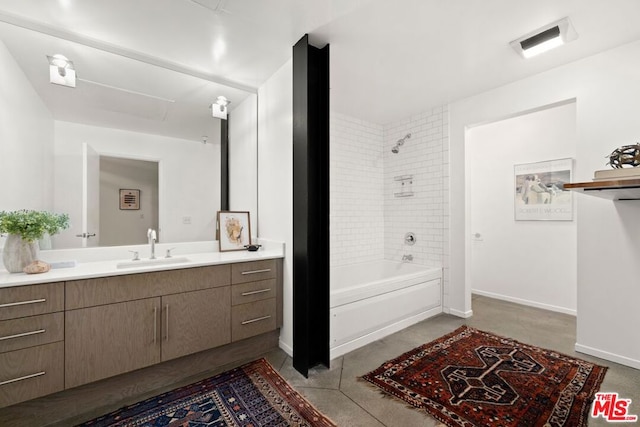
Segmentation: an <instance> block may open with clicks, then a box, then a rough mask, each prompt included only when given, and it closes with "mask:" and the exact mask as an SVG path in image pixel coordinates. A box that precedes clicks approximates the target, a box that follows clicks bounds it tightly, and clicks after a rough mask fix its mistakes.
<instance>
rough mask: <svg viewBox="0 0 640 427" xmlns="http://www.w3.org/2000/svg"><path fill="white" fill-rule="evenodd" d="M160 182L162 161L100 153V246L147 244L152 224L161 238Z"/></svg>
mask: <svg viewBox="0 0 640 427" xmlns="http://www.w3.org/2000/svg"><path fill="white" fill-rule="evenodd" d="M158 182H159V179H158V162H154V161H146V160H137V159H130V158H120V157H110V156H100V202H99V205H100V208H99V212H100V221H99V223H100V225H99V230H100V231H99V235H98V240H99V245H100V246H121V245H136V244H146V243H147V230H148V229H149V228H152V229H154V230H156V231H157V233H158V236H157V241H158V242H160V241H161V239H162V236H161V232H160V230H159V213H158V211H159V208H158V206H159V203H158V193H159V191H158V186H159V185H158ZM121 190H124V192H121ZM125 198H127V199H126V200H124V199H125Z"/></svg>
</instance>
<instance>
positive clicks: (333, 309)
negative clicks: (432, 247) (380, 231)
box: [330, 261, 442, 359]
mask: <svg viewBox="0 0 640 427" xmlns="http://www.w3.org/2000/svg"><path fill="white" fill-rule="evenodd" d="M441 312H442V269H441V268H436V267H426V266H422V265H417V264H411V263H398V262H393V261H377V262H370V263H363V264H353V265H348V266H343V267H336V268H333V269H331V294H330V319H331V324H330V340H331V342H330V357H331V359H335V358H336V357H339V356H341V355H343V354H345V353H348V352H349V351H352V350H355V349H356V348H359V347H362V346H363V345H366V344H368V343H370V342H373V341H375V340H377V339H380V338H382V337H384V336H386V335H389V334H392V333H394V332H397V331H399V330H401V329H404V328H406V327H407V326H410V325H412V324H414V323H417V322H419V321H421V320H424V319H427V318H429V317H431V316H434V315H436V314H438V313H441Z"/></svg>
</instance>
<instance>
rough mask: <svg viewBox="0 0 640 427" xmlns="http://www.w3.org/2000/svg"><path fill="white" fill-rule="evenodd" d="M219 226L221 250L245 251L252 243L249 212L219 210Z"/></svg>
mask: <svg viewBox="0 0 640 427" xmlns="http://www.w3.org/2000/svg"><path fill="white" fill-rule="evenodd" d="M217 227H218V236H220V237H219V239H218V242H219V243H220V252H225V251H243V250H245V245H250V244H251V223H250V221H249V212H244V211H218V218H217Z"/></svg>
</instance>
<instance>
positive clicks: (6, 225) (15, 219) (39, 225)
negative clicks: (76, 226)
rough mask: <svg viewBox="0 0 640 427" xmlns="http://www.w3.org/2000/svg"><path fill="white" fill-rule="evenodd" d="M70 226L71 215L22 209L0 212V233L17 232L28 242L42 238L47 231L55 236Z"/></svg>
mask: <svg viewBox="0 0 640 427" xmlns="http://www.w3.org/2000/svg"><path fill="white" fill-rule="evenodd" d="M66 228H69V215H67V214H55V213H51V212H46V211H33V210H27V209H22V210H19V211H13V212H5V211H2V212H0V233H9V234H17V235H19V236H20V237H22V238H23V239H24V240H26V241H28V242H33V241H36V240H38V239H41V238H42V236H44V234H45V233H48V234H49V235H51V236H53V235H54V234H57V233H59V232H60V231H61V230H64V229H66Z"/></svg>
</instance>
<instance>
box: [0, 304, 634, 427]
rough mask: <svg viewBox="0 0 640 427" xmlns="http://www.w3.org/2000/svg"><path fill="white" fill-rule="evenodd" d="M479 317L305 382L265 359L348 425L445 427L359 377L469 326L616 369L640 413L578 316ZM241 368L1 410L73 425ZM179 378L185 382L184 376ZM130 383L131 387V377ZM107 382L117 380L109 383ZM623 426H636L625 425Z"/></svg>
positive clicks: (0, 419)
mask: <svg viewBox="0 0 640 427" xmlns="http://www.w3.org/2000/svg"><path fill="white" fill-rule="evenodd" d="M473 313H474V315H473V317H471V318H469V319H460V318H458V317H455V316H450V315H445V314H442V315H438V316H436V317H433V318H431V319H428V320H425V321H423V322H420V323H418V324H416V325H414V326H411V327H409V328H407V329H404V330H402V331H400V332H397V333H395V334H393V335H390V336H388V337H386V338H383V339H381V340H378V341H375V342H373V343H371V344H369V345H367V346H365V347H362V348H360V349H358V350H355V351H352V352H351V353H348V354H346V355H344V356H343V357H340V358H338V359H336V360H334V361H332V363H331V368H330V369H327V368H324V367H318V368H314V369H312V370H311V371H310V373H309V378H304V377H303V376H302V375H300V374H299V373H298V372H297V371H296V370H295V369H293V366H292V359H291V358H290V357H289V356H288V355H287V354H286V353H284V352H283V351H282V350H275V351H272V352H270V353H268V354H265V355H264V356H265V357H266V358H267V359H268V360H269V362H270V363H271V364H272V365H273V366H274V367H275V368H276V369H277V370H278V371H279V372H280V374H281V375H282V376H283V377H284V378H285V379H287V381H289V382H290V383H291V384H292V385H293V387H294V388H295V389H297V390H298V391H299V392H300V393H302V394H303V395H304V396H306V397H307V399H309V401H310V402H311V403H312V404H314V405H315V406H316V407H317V408H318V409H319V410H321V411H322V412H323V413H324V414H326V415H327V416H328V417H330V418H331V419H333V420H334V421H335V422H336V423H337V424H338V425H339V426H341V427H358V426H366V427H381V426H388V427H423V426H424V427H426V426H438V425H441V424H439V423H438V422H437V421H436V420H435V419H434V418H432V417H431V416H429V415H427V414H426V413H423V412H420V411H419V410H417V409H414V408H411V407H409V406H408V405H407V404H405V403H404V402H402V401H400V400H398V399H396V398H393V397H389V396H385V395H383V394H382V393H381V392H380V391H379V390H378V389H377V388H376V387H374V386H372V385H371V384H369V383H367V382H365V381H363V380H359V379H358V377H360V376H362V375H364V374H365V373H367V372H369V371H371V370H373V369H375V368H377V367H378V366H380V365H381V364H382V363H384V362H385V361H387V360H389V359H393V358H395V357H397V356H399V355H401V354H402V353H404V352H406V351H409V350H411V349H413V348H415V347H417V346H419V345H421V344H424V343H427V342H429V341H432V340H434V339H436V338H439V337H440V336H442V335H444V334H446V333H449V332H452V331H453V330H455V329H456V328H458V327H459V326H461V325H463V324H466V325H469V326H472V327H475V328H477V329H481V330H485V331H488V332H493V333H495V334H498V335H504V336H508V337H510V338H514V339H516V340H518V341H521V342H524V343H528V344H532V345H536V346H539V347H544V348H548V349H554V350H557V351H559V352H562V353H565V354H569V355H573V356H576V357H579V358H582V359H585V360H588V361H591V362H594V363H597V364H600V365H605V366H608V367H609V370H608V372H607V374H606V376H605V379H604V383H603V384H602V387H601V389H600V391H608V392H617V393H618V394H619V396H620V397H621V398H626V399H632V404H631V408H630V414H634V415H640V370H636V369H633V368H629V367H625V366H622V365H618V364H615V363H611V362H607V361H604V360H601V359H597V358H594V357H590V356H587V355H584V354H580V353H576V352H575V351H574V350H573V346H574V344H575V336H576V319H575V317H572V316H568V315H565V314H560V313H554V312H550V311H545V310H540V309H536V308H531V307H526V306H521V305H518V304H513V303H509V302H504V301H499V300H495V299H490V298H486V297H480V296H475V297H474V298H473ZM247 361H248V360H247ZM247 361H244V362H247ZM244 362H243V363H244ZM240 364H241V363H238V364H237V365H240ZM160 366H162V365H160ZM234 366H235V365H233V366H225V367H222V368H220V370H216V371H214V372H204V370H203V372H200V374H198V375H195V376H193V377H191V378H182V379H180V380H177V381H179V382H177V383H175V384H172V385H171V386H170V387H166V388H165V389H158V390H155V389H151V390H149V391H145V392H144V393H142V394H141V393H137V394H136V390H137V385H134V384H129V385H128V386H127V387H128V388H131V389H132V390H129V391H131V393H126V394H127V397H126V399H125V398H123V397H122V396H121V395H122V394H123V393H122V390H121V387H122V385H121V384H120V383H119V382H118V381H120V380H118V377H116V378H115V380H114V383H115V384H120V386H113V385H107V386H106V388H105V387H103V388H101V389H100V390H102V391H100V392H96V391H95V390H94V388H95V387H94V386H93V385H88V386H87V387H88V388H83V387H79V388H77V389H71V390H65V391H63V392H60V393H56V394H53V395H49V396H45V397H42V398H39V399H35V400H33V401H29V402H24V403H22V404H18V405H15V406H13V407H9V408H3V409H0V425H1V426H2V427H13V426H17V427H23V426H28V427H37V426H48V427H69V426H73V425H76V424H77V423H79V422H83V421H86V420H89V419H92V418H94V417H97V416H100V415H102V414H104V413H108V412H111V411H113V410H116V409H118V408H119V407H121V406H126V405H130V404H133V403H135V402H137V401H140V400H143V399H145V398H147V397H150V396H154V395H157V394H160V393H162V392H164V391H168V390H171V389H173V388H176V387H180V386H182V385H186V384H189V383H193V382H196V381H198V380H200V379H203V378H206V377H208V376H211V375H214V374H216V373H218V372H220V371H222V370H225V369H231V368H233V367H234ZM153 371H154V372H155V370H153ZM160 371H161V372H164V374H162V373H161V374H160V375H173V374H174V373H173V371H172V372H165V371H166V369H164V368H162V369H161V370H160ZM142 372H148V371H144V370H143V371H142ZM144 375H149V374H144ZM175 375H178V376H179V377H180V374H179V373H176V374H175ZM123 378H125V379H126V378H129V377H128V376H125V377H123ZM151 379H152V378H151ZM122 381H124V380H122ZM127 381H128V382H127V384H128V383H129V382H130V380H127ZM106 382H107V383H110V382H111V381H109V380H106ZM83 390H84V391H83ZM105 390H106V391H105ZM92 391H93V392H92ZM78 393H81V394H80V395H79V394H78ZM639 424H640V423H639ZM589 425H590V426H605V425H609V424H608V423H607V422H606V421H605V420H603V419H602V418H599V419H592V420H590V423H589ZM618 425H628V424H623V423H618ZM567 427H571V426H567Z"/></svg>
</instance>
